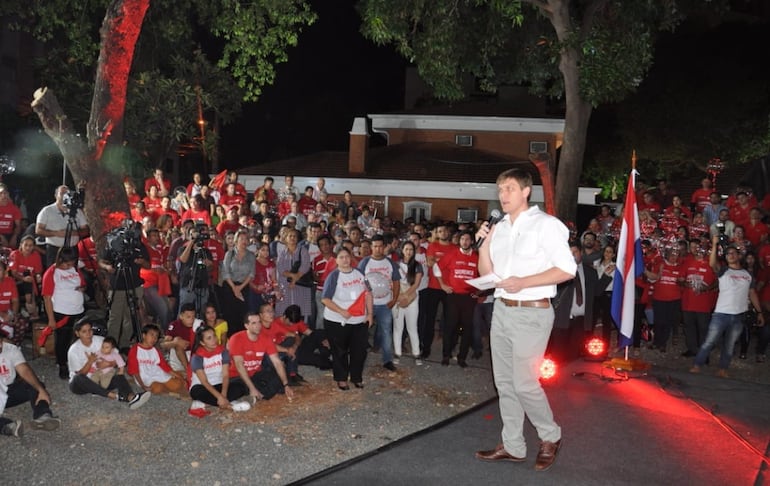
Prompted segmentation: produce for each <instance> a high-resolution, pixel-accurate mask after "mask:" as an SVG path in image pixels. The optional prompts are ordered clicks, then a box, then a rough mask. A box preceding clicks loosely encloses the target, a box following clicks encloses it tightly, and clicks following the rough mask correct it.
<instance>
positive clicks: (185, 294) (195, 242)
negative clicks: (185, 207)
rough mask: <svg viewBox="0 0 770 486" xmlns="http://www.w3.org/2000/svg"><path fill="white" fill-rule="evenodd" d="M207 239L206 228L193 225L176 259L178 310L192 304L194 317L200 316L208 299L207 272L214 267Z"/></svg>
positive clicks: (207, 231) (207, 230) (202, 225)
mask: <svg viewBox="0 0 770 486" xmlns="http://www.w3.org/2000/svg"><path fill="white" fill-rule="evenodd" d="M208 239H209V228H208V226H207V225H205V224H203V223H199V224H197V225H195V227H193V228H190V230H189V231H188V232H187V241H186V242H185V243H184V245H183V246H182V248H181V249H180V252H179V256H178V257H177V261H178V263H179V309H181V308H182V306H183V305H184V304H186V303H194V304H195V313H196V315H202V312H203V307H204V305H205V304H206V302H208V299H209V272H210V271H211V270H212V268H213V266H214V260H213V258H212V256H211V252H209V250H208V249H207V248H206V245H205V242H206V240H208ZM180 312H181V310H180Z"/></svg>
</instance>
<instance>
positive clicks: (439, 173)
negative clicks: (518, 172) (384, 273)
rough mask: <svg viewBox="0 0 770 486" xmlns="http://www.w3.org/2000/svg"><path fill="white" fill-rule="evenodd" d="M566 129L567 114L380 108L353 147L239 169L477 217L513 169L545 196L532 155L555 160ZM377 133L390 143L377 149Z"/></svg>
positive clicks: (408, 209) (420, 214) (361, 126)
mask: <svg viewBox="0 0 770 486" xmlns="http://www.w3.org/2000/svg"><path fill="white" fill-rule="evenodd" d="M563 130H564V120H562V119H550V118H513V117H489V116H454V115H453V116H448V115H414V114H384V115H378V114H374V115H368V116H367V117H366V118H364V117H360V118H356V119H355V120H354V121H353V127H352V129H351V131H350V148H349V150H348V152H330V151H326V152H318V153H314V154H309V155H305V156H301V157H295V158H291V159H286V160H279V161H273V162H268V163H265V164H260V165H257V166H252V167H249V168H246V169H241V170H239V179H240V180H241V181H242V182H243V184H244V185H245V186H246V188H247V189H248V190H249V191H253V190H254V189H256V188H257V187H259V186H260V185H261V184H262V182H263V180H264V178H265V177H266V176H268V175H270V176H272V177H273V178H274V179H275V185H276V186H277V187H281V186H282V185H283V177H284V175H293V176H294V177H295V184H294V185H295V186H296V187H298V188H299V189H300V190H302V189H303V188H304V187H305V186H308V185H314V184H315V182H316V180H317V179H318V177H324V178H325V179H326V189H327V191H328V192H329V195H330V200H334V199H341V197H342V193H343V192H345V191H346V190H349V191H351V192H352V193H353V199H354V200H355V201H356V202H358V203H359V204H361V203H368V204H370V205H373V206H374V207H375V208H376V209H377V211H378V214H382V215H387V216H389V217H391V218H392V219H400V220H403V219H405V218H408V217H413V218H415V219H416V220H419V221H422V220H431V219H443V220H463V221H467V220H475V219H476V218H486V217H487V216H488V214H489V212H490V211H491V210H492V209H494V208H497V207H499V204H498V201H497V187H496V185H495V180H496V178H497V175H498V174H500V172H502V171H504V170H506V169H509V168H512V167H516V166H519V167H523V168H525V169H527V170H529V171H530V172H531V173H532V174H533V177H534V180H535V184H536V186H535V187H534V188H533V191H532V202H534V203H542V202H543V191H542V187H541V186H540V185H539V184H540V177H539V175H538V173H537V171H536V170H535V167H534V166H533V165H532V163H531V162H530V161H529V156H530V154H532V153H539V152H547V153H548V154H550V156H551V157H552V158H553V159H554V160H555V159H556V156H557V149H558V148H559V147H560V146H561V143H562V134H563ZM374 137H382V138H383V139H384V140H382V141H384V143H385V145H384V146H379V147H373V146H372V145H373V144H372V139H373V138H374ZM375 140H376V139H375ZM597 192H598V190H597V189H596V188H581V189H580V193H579V204H594V199H595V195H596V193H597Z"/></svg>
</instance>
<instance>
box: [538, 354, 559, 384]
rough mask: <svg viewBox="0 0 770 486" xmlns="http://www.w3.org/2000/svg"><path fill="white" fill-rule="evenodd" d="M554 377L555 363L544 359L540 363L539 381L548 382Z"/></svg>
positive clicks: (549, 359)
mask: <svg viewBox="0 0 770 486" xmlns="http://www.w3.org/2000/svg"><path fill="white" fill-rule="evenodd" d="M554 376H556V362H555V361H554V360H552V359H551V358H545V359H544V360H543V362H542V363H540V379H542V380H550V379H551V378H553V377H554Z"/></svg>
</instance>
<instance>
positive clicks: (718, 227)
mask: <svg viewBox="0 0 770 486" xmlns="http://www.w3.org/2000/svg"><path fill="white" fill-rule="evenodd" d="M729 218H730V211H728V210H727V209H722V210H720V211H719V217H718V218H717V220H716V221H715V222H714V223H713V224H712V225H711V227H710V228H709V233H710V234H711V238H712V240H713V239H714V237H718V241H717V246H718V249H719V255H718V256H723V255H724V254H725V249H726V248H727V245H729V244H730V238H732V237H733V232H734V231H735V223H734V222H733V221H730V219H729Z"/></svg>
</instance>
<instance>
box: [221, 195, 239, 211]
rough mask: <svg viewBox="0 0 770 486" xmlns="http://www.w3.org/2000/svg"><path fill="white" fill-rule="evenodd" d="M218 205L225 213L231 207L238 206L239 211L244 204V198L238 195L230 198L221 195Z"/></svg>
mask: <svg viewBox="0 0 770 486" xmlns="http://www.w3.org/2000/svg"><path fill="white" fill-rule="evenodd" d="M219 204H221V205H222V206H223V207H224V208H225V211H228V210H229V209H230V208H231V207H233V206H238V208H239V209H240V208H242V207H243V205H244V204H246V198H245V197H243V196H241V195H240V194H233V195H232V196H228V195H227V194H222V196H220V198H219Z"/></svg>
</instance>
